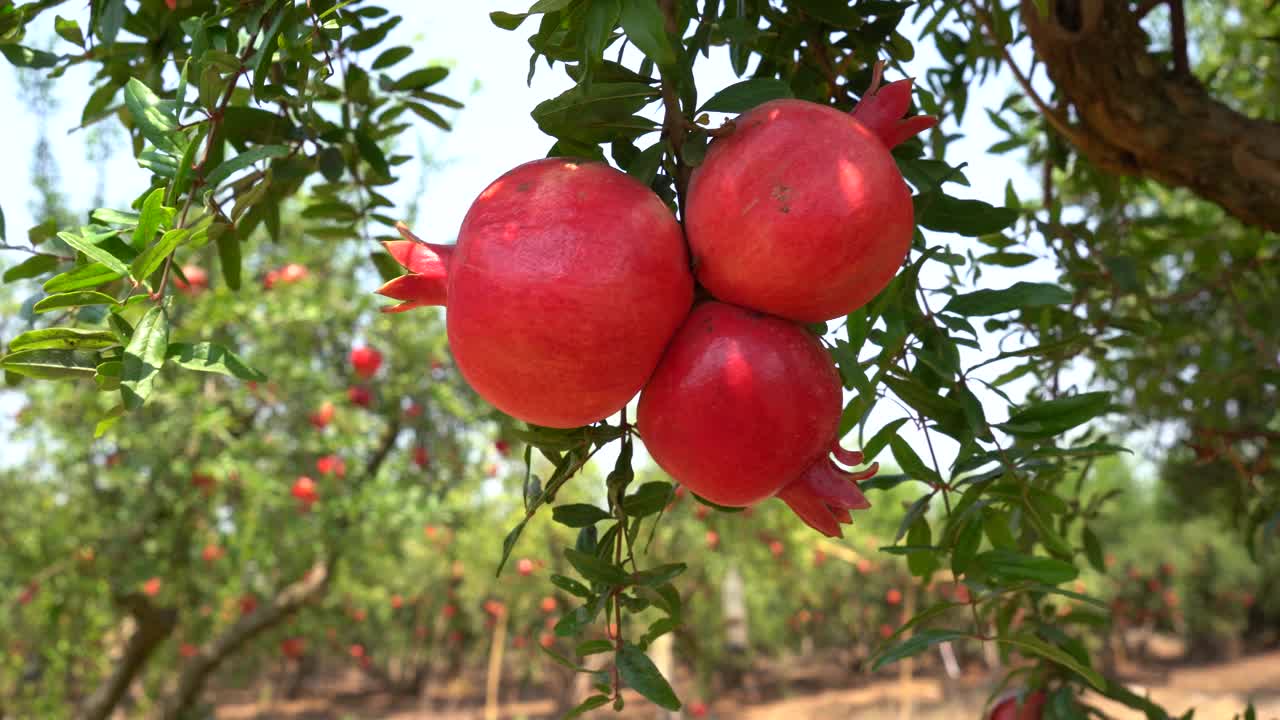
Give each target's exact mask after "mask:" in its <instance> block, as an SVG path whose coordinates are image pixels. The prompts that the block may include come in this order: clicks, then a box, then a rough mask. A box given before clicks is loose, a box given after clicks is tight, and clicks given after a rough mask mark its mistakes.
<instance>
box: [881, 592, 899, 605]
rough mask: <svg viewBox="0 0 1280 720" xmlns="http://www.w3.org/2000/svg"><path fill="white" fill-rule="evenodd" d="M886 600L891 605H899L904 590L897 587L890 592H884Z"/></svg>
mask: <svg viewBox="0 0 1280 720" xmlns="http://www.w3.org/2000/svg"><path fill="white" fill-rule="evenodd" d="M884 601H885V602H887V603H889V604H890V605H897V604H898V603H900V602H902V591H901V590H897V589H890V590H889V592H887V593H885V594H884Z"/></svg>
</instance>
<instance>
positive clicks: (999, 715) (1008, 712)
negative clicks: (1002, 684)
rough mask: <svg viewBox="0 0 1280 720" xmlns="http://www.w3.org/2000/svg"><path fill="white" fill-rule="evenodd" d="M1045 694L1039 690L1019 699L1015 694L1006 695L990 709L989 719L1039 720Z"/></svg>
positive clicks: (1042, 710) (1042, 711)
mask: <svg viewBox="0 0 1280 720" xmlns="http://www.w3.org/2000/svg"><path fill="white" fill-rule="evenodd" d="M1045 699H1046V698H1045V695H1044V692H1043V691H1041V690H1036V691H1035V692H1033V693H1031V694H1029V695H1027V696H1026V698H1024V699H1022V700H1021V706H1019V696H1018V695H1017V694H1015V695H1011V696H1009V697H1006V698H1005V699H1003V700H1001V701H1000V702H998V703H996V705H995V707H994V708H992V709H991V720H1040V718H1041V716H1042V715H1043V714H1044V703H1045Z"/></svg>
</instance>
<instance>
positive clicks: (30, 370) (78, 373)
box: [0, 350, 97, 380]
mask: <svg viewBox="0 0 1280 720" xmlns="http://www.w3.org/2000/svg"><path fill="white" fill-rule="evenodd" d="M0 368H3V369H4V370H5V371H6V372H11V373H17V374H19V375H26V376H27V377H32V378H39V379H42V380H61V379H64V378H73V379H74V378H90V377H93V373H94V372H95V371H96V369H97V356H96V355H94V354H91V353H82V352H76V351H74V350H23V351H21V352H14V353H9V354H8V355H5V356H4V357H3V358H0Z"/></svg>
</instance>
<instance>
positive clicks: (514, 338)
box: [378, 158, 693, 428]
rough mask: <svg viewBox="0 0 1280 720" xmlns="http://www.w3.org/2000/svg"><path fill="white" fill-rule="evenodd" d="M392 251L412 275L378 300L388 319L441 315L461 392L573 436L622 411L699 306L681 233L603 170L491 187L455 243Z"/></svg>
mask: <svg viewBox="0 0 1280 720" xmlns="http://www.w3.org/2000/svg"><path fill="white" fill-rule="evenodd" d="M401 233H402V234H403V235H405V236H406V238H410V239H409V240H406V241H404V242H393V243H387V250H388V251H389V252H390V253H391V255H392V256H393V257H395V258H396V260H398V261H399V262H400V263H401V264H402V265H404V266H405V267H406V268H408V269H409V270H411V271H413V272H412V273H411V274H409V275H405V276H403V277H400V278H397V279H395V280H392V281H391V282H389V283H387V284H386V285H384V286H383V287H382V288H381V289H380V290H379V291H378V292H380V293H381V294H383V295H386V296H388V297H392V298H396V299H399V300H404V301H405V303H404V304H403V305H400V306H397V307H395V308H391V309H392V310H408V309H411V308H414V307H421V306H424V305H441V304H445V300H446V297H447V299H448V307H449V312H448V315H447V317H446V320H447V330H448V335H449V345H450V348H451V349H452V351H453V357H454V361H455V362H456V363H457V365H458V369H459V370H460V371H461V372H462V374H463V376H464V377H465V378H466V380H467V382H468V383H469V384H470V385H471V387H472V388H474V389H475V390H476V392H477V393H479V394H480V395H481V396H482V397H484V398H485V399H486V400H488V401H489V402H490V403H492V404H493V405H494V406H496V407H497V408H498V409H500V410H502V411H503V412H505V413H507V414H508V415H511V416H513V417H515V418H518V419H520V420H524V421H526V422H530V423H535V424H538V425H545V426H549V427H557V428H572V427H578V426H580V425H586V424H588V423H592V422H595V421H597V420H600V419H602V418H605V417H608V416H610V415H612V414H614V413H616V412H618V411H619V410H621V409H622V407H623V406H624V405H626V403H627V401H629V400H630V399H631V398H632V397H633V396H634V395H635V394H636V393H637V392H639V391H640V388H641V386H643V385H644V383H645V380H647V379H648V377H649V375H650V374H651V373H652V372H653V368H654V366H655V365H657V363H658V359H659V358H660V357H661V355H662V349H663V348H664V347H665V346H666V344H667V341H668V340H670V339H671V335H672V333H674V332H675V330H676V328H677V327H679V326H680V322H681V321H682V320H683V319H684V316H685V315H686V314H687V313H688V311H689V306H690V305H691V304H692V302H693V276H692V273H690V272H689V259H688V254H687V252H686V249H685V244H684V236H683V233H682V232H681V229H680V225H679V224H678V223H677V222H676V220H675V217H674V216H673V215H672V214H671V211H670V210H669V209H668V208H667V206H666V205H664V204H663V202H662V201H661V200H660V199H659V198H658V196H657V195H655V194H654V193H653V192H652V191H651V190H649V188H647V187H645V186H644V185H643V184H641V183H640V182H638V181H636V180H635V179H633V178H631V177H629V176H627V175H626V174H625V173H622V172H619V171H618V170H615V169H613V168H611V167H609V166H607V165H604V164H602V163H596V162H587V161H574V160H568V159H565V158H547V159H544V160H536V161H534V162H530V163H526V164H524V165H521V166H519V167H517V168H515V169H513V170H511V171H510V172H508V173H507V174H505V175H503V176H502V177H500V178H498V179H497V180H495V181H494V182H493V183H492V184H491V185H489V187H488V188H486V189H485V190H484V192H482V193H481V194H480V197H479V198H477V199H476V201H475V203H474V204H472V206H471V209H470V210H469V211H468V212H467V216H466V219H464V220H463V222H462V228H461V229H460V230H459V232H458V244H457V245H456V246H454V247H449V246H428V245H426V244H420V243H415V242H413V235H412V233H409V232H408V230H407V228H406V229H402V230H401Z"/></svg>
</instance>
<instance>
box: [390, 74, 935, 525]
mask: <svg viewBox="0 0 1280 720" xmlns="http://www.w3.org/2000/svg"><path fill="white" fill-rule="evenodd" d="M910 101H911V82H910V80H901V81H898V82H895V83H892V84H889V85H886V86H884V87H879V67H877V69H876V73H875V76H874V79H873V81H872V84H871V88H870V89H869V90H868V91H867V93H865V94H864V95H863V98H862V100H861V102H860V103H859V104H858V106H857V107H856V108H855V109H854V111H853V112H852V113H842V112H840V111H838V110H835V109H832V108H830V107H827V106H824V105H819V104H816V103H811V102H806V101H803V100H794V99H785V100H775V101H772V102H767V103H764V104H762V105H759V106H757V107H755V108H754V109H752V110H750V111H748V112H746V113H744V114H743V115H741V116H740V117H739V118H737V120H736V121H735V122H734V123H733V125H732V128H733V130H732V132H731V133H728V134H726V135H724V136H723V137H720V138H718V139H717V140H715V141H714V142H713V143H712V145H711V147H710V149H709V150H708V152H707V155H706V158H705V160H704V162H703V163H702V164H701V165H700V166H699V167H698V168H697V169H696V170H695V171H694V172H693V174H692V176H691V178H690V181H689V189H688V196H687V200H686V203H685V204H686V205H687V207H685V208H684V209H683V211H684V213H685V218H684V225H683V227H682V226H681V224H680V223H679V222H677V220H676V218H675V216H674V215H673V214H672V213H671V211H670V209H669V208H668V207H667V206H666V205H665V204H664V203H663V202H662V200H661V199H660V198H659V197H658V196H657V195H656V194H655V193H654V192H653V191H651V190H650V189H649V188H648V187H645V186H644V185H643V184H641V183H640V182H638V181H636V180H634V179H632V178H631V177H630V176H628V175H626V174H624V173H622V172H619V171H617V170H615V169H613V168H611V167H609V166H608V165H605V164H603V163H598V162H585V161H584V162H578V161H573V160H567V159H563V158H549V159H545V160H538V161H534V162H530V163H527V164H524V165H521V166H519V167H517V168H515V169H514V170H511V171H510V172H508V173H506V174H505V175H503V176H502V177H500V178H498V179H497V180H495V181H494V182H493V183H492V184H491V185H489V187H487V188H486V189H485V190H484V191H483V192H482V193H480V197H479V198H477V199H476V201H475V202H474V203H473V204H472V206H471V209H470V210H469V211H468V213H467V215H466V218H465V219H464V220H463V223H462V228H461V229H460V231H459V233H458V241H457V244H456V245H455V246H444V245H431V244H427V243H423V242H421V241H419V240H418V239H417V238H416V237H414V236H413V234H412V233H411V232H409V231H408V229H407V228H404V227H401V233H402V235H404V236H405V238H406V239H405V240H403V241H396V242H391V243H387V249H388V251H389V252H390V253H391V255H392V256H393V257H394V258H395V259H396V260H397V261H398V262H399V263H400V264H401V265H403V266H404V267H405V268H407V269H408V270H409V271H410V272H409V274H407V275H403V276H401V277H399V278H396V279H394V280H392V281H391V282H389V283H387V284H386V285H384V286H383V287H382V288H381V289H380V290H379V292H380V293H381V294H383V295H385V296H388V297H391V298H394V299H397V300H400V301H402V303H401V304H400V305H397V306H394V307H390V308H387V310H388V311H390V312H399V311H404V310H410V309H413V308H417V307H422V306H430V305H447V306H448V308H449V312H448V316H447V330H448V336H449V343H450V347H451V349H452V352H453V355H454V359H455V360H456V362H457V365H458V368H459V370H460V371H461V372H462V375H463V376H464V377H465V378H466V379H467V382H468V383H469V384H470V385H471V386H472V387H473V388H474V389H475V390H476V392H477V393H479V394H480V395H481V396H482V397H484V398H485V399H486V400H488V401H489V402H491V403H492V404H493V405H494V406H496V407H497V408H498V409H500V410H502V411H503V412H506V413H507V414H509V415H511V416H512V417H515V418H518V419H520V420H524V421H526V422H529V423H532V424H536V425H542V426H545V427H551V428H573V427H578V426H581V425H587V424H590V423H593V422H596V421H599V420H602V419H604V418H607V417H609V416H610V415H613V414H614V413H616V412H618V411H620V410H622V409H623V408H624V407H625V406H626V404H627V403H628V402H629V401H630V400H631V399H632V398H633V397H635V395H636V393H637V392H641V391H642V390H643V392H641V397H640V405H639V410H638V418H637V428H638V431H639V435H640V437H641V438H642V439H643V440H644V443H645V446H646V447H647V448H648V450H649V452H650V454H651V455H652V456H653V458H654V460H655V461H656V462H657V463H658V464H659V465H660V466H661V467H662V468H663V469H664V470H666V471H667V472H668V473H670V474H671V476H672V477H673V478H675V479H676V480H677V481H679V482H680V483H681V484H682V485H684V486H686V487H688V488H689V490H691V491H692V492H694V493H696V494H698V495H699V496H701V497H702V498H705V499H707V500H709V501H711V502H714V503H717V504H720V505H724V506H729V507H746V506H749V505H753V504H755V503H758V502H760V501H762V500H765V499H767V498H770V497H777V498H779V499H781V500H783V501H784V502H786V503H787V505H789V506H790V507H791V509H792V510H794V511H795V512H796V514H797V515H799V516H800V517H801V519H803V520H804V521H805V522H806V523H808V524H809V525H810V526H812V527H813V528H814V529H816V530H818V531H819V532H821V533H823V534H825V535H830V536H838V535H840V534H841V532H840V524H842V523H849V522H851V516H850V511H851V510H856V509H862V508H866V507H868V503H867V500H866V498H865V497H863V494H862V492H861V491H860V490H859V489H858V486H857V481H858V480H862V479H865V478H868V477H871V476H872V475H873V474H874V473H875V471H876V466H875V465H872V466H871V467H869V468H867V469H865V470H863V471H861V472H851V471H849V470H845V469H843V468H842V467H841V466H840V465H837V464H836V462H835V461H836V460H838V461H839V462H840V463H841V464H843V465H860V464H862V462H863V458H862V455H861V454H860V453H857V452H851V451H847V450H844V449H843V448H841V447H840V446H839V438H838V437H837V432H838V426H839V420H840V412H841V406H842V397H841V389H842V386H841V380H840V376H839V373H838V372H837V371H836V369H835V367H834V366H833V364H832V361H831V359H830V357H829V356H828V355H827V353H826V352H825V351H824V350H823V347H822V345H821V343H820V341H819V339H818V338H817V337H815V336H814V335H813V334H812V333H810V332H809V331H808V330H807V329H806V328H805V327H804V326H803V325H801V324H799V323H813V322H822V321H825V320H830V319H832V318H836V317H842V316H844V315H847V314H849V313H850V312H852V311H854V310H856V309H858V308H859V307H861V306H863V305H864V304H866V303H867V302H869V301H870V300H871V299H872V298H873V297H875V295H876V294H877V293H879V292H880V291H881V290H883V289H884V287H885V286H886V285H888V284H889V281H890V280H892V279H893V276H894V274H895V273H896V272H897V270H898V268H900V267H901V265H902V263H903V261H904V259H905V258H906V256H907V253H908V251H909V250H910V247H911V238H912V234H913V232H914V227H915V226H914V216H913V209H912V203H911V193H910V191H909V189H908V188H907V185H906V183H905V182H904V181H903V179H902V176H901V174H900V173H899V171H898V167H897V165H896V163H895V162H894V160H893V157H892V155H891V154H890V152H889V151H890V149H891V148H892V147H893V146H894V145H896V144H898V143H900V142H902V141H903V140H906V139H907V138H910V137H912V136H913V135H915V134H916V133H918V132H921V131H922V130H925V129H927V128H930V127H932V126H933V125H934V124H935V123H936V119H935V118H932V117H926V116H914V117H907V118H905V119H904V117H903V116H904V115H905V114H906V113H907V111H908V107H909V105H910ZM695 277H696V280H697V283H698V284H699V285H701V287H702V288H703V289H705V291H706V294H709V295H710V296H711V297H710V298H706V299H701V300H699V301H698V302H696V303H695ZM832 456H834V458H835V460H833V459H832Z"/></svg>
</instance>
